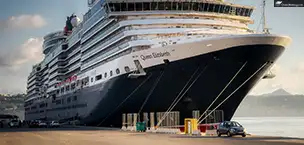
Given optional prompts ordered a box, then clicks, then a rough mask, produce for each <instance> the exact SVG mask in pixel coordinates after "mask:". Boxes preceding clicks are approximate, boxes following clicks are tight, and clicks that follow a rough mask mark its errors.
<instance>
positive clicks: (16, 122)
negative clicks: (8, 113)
mask: <svg viewBox="0 0 304 145" xmlns="http://www.w3.org/2000/svg"><path fill="white" fill-rule="evenodd" d="M8 126H9V127H10V128H13V127H20V126H21V124H20V121H19V120H12V121H10V122H9V123H8Z"/></svg>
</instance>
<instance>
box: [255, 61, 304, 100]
mask: <svg viewBox="0 0 304 145" xmlns="http://www.w3.org/2000/svg"><path fill="white" fill-rule="evenodd" d="M271 72H272V73H274V74H275V75H276V77H274V78H273V79H263V80H261V81H260V82H259V83H258V84H257V85H256V86H255V87H254V88H253V90H252V91H251V93H250V94H254V95H257V94H263V93H269V92H271V91H274V90H276V89H279V88H283V89H285V90H286V91H288V92H290V93H292V94H304V77H303V76H304V62H300V63H298V64H296V65H295V67H292V68H287V66H285V67H283V66H281V65H279V64H275V65H274V66H273V67H272V69H271Z"/></svg>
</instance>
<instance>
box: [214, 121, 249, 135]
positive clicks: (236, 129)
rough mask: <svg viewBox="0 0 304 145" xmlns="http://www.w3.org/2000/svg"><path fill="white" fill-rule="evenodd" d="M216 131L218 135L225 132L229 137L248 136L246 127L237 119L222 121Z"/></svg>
mask: <svg viewBox="0 0 304 145" xmlns="http://www.w3.org/2000/svg"><path fill="white" fill-rule="evenodd" d="M216 132H217V136H218V137H220V136H221V135H223V134H225V135H227V136H228V137H232V136H234V135H242V137H246V132H245V128H244V127H243V126H242V125H241V124H239V123H238V122H235V121H224V122H222V123H220V125H219V127H218V129H217V131H216Z"/></svg>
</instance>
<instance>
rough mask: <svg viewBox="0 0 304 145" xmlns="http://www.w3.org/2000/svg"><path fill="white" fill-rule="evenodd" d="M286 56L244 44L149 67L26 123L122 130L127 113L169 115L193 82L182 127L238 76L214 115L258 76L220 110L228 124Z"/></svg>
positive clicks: (186, 97) (183, 104)
mask: <svg viewBox="0 0 304 145" xmlns="http://www.w3.org/2000/svg"><path fill="white" fill-rule="evenodd" d="M283 51H284V47H283V46H278V45H244V46H238V47H232V48H227V49H223V50H220V51H216V52H211V53H207V54H202V55H198V56H195V57H191V58H187V59H182V60H178V61H174V62H167V63H165V64H161V65H157V66H153V67H149V68H145V72H146V73H147V74H146V75H145V76H141V77H139V78H129V77H128V74H125V75H122V76H119V77H115V78H113V79H111V80H109V81H107V82H105V83H102V84H98V85H95V86H92V87H89V88H84V89H82V90H80V91H77V92H75V93H74V94H72V96H71V95H68V96H65V97H63V98H64V99H65V98H67V97H72V98H73V97H74V96H77V99H74V100H73V99H72V101H71V103H66V104H65V105H64V106H66V107H62V108H61V110H60V108H59V109H57V110H56V109H52V110H46V112H44V113H42V114H41V113H40V117H37V116H36V117H34V116H32V117H30V116H31V115H28V118H27V119H28V120H29V119H34V118H35V119H37V118H43V117H44V116H46V117H47V119H69V118H70V119H75V118H77V119H80V120H81V123H83V124H86V125H92V126H96V125H98V126H116V127H120V126H121V125H122V114H123V113H143V112H148V113H149V112H165V111H167V109H168V108H169V106H170V105H171V103H172V102H173V100H174V99H175V98H176V97H177V95H178V94H179V93H180V92H181V90H182V89H183V88H184V87H185V85H186V84H187V82H188V81H189V80H190V83H189V84H188V85H187V86H186V88H187V87H189V85H190V84H191V83H193V85H192V86H191V87H190V88H189V89H188V91H187V92H185V95H184V96H183V98H182V99H181V100H180V101H179V103H178V104H177V105H176V106H175V107H174V109H173V110H172V111H179V112H180V122H183V119H184V118H188V117H192V111H193V110H199V111H200V112H201V113H203V112H205V110H206V109H207V108H208V107H209V106H210V104H211V103H212V102H213V100H214V99H215V98H216V97H217V96H218V94H219V93H220V92H221V91H222V90H223V89H224V88H225V86H226V85H227V84H228V82H230V81H231V79H232V78H233V77H234V76H235V74H236V73H237V72H238V71H239V73H238V75H236V77H235V79H234V80H233V81H232V82H231V83H230V85H229V86H228V87H227V88H226V89H225V91H223V93H222V94H221V96H220V97H219V98H218V99H217V101H215V103H214V104H213V105H212V106H211V107H210V108H209V110H212V109H214V108H215V107H216V106H218V104H220V103H221V102H222V101H223V100H224V99H225V98H226V97H228V96H229V95H230V94H231V93H232V92H234V91H235V90H236V89H237V88H238V87H239V86H240V85H242V84H243V83H244V82H245V81H246V80H247V79H248V78H249V77H250V76H252V75H253V74H254V73H255V72H257V73H255V74H254V75H253V77H252V78H251V79H249V80H248V81H247V82H246V83H245V84H244V85H242V87H240V88H239V89H238V90H237V91H236V92H235V93H234V94H233V95H231V96H230V97H229V98H228V99H227V100H226V101H225V102H223V103H222V104H221V105H220V106H219V107H218V108H217V110H223V111H224V119H225V120H230V119H231V118H232V116H233V114H234V112H235V111H236V109H237V107H238V106H239V104H240V103H241V101H242V100H243V99H244V97H245V96H246V95H247V94H248V92H249V91H250V90H251V89H252V88H253V86H254V85H255V84H256V83H257V82H258V81H259V80H260V78H261V77H262V76H263V75H264V73H265V72H266V71H267V70H268V69H269V68H270V67H271V64H272V63H273V62H274V61H275V60H276V59H277V58H278V57H279V56H280V55H281V53H282V52H283ZM265 63H266V65H264V64H265ZM242 66H243V67H242ZM262 66H264V67H262ZM241 68H242V69H241ZM240 69H241V70H240ZM259 69H260V70H259ZM257 70H259V71H257ZM195 72H196V73H195ZM191 76H192V79H190V78H191ZM157 80H159V82H158V83H156V81H157ZM194 81H195V82H194ZM153 86H155V87H153ZM151 89H153V91H151ZM184 91H185V90H184ZM149 94H150V95H149ZM147 96H149V97H148V98H147ZM139 111H140V112H139ZM75 114H76V115H75ZM181 124H182V123H181Z"/></svg>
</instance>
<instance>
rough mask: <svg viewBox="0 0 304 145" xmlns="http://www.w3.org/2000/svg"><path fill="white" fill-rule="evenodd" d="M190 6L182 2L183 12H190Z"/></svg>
mask: <svg viewBox="0 0 304 145" xmlns="http://www.w3.org/2000/svg"><path fill="white" fill-rule="evenodd" d="M190 6H191V4H190V3H189V2H184V3H183V10H186V11H187V10H190Z"/></svg>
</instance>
